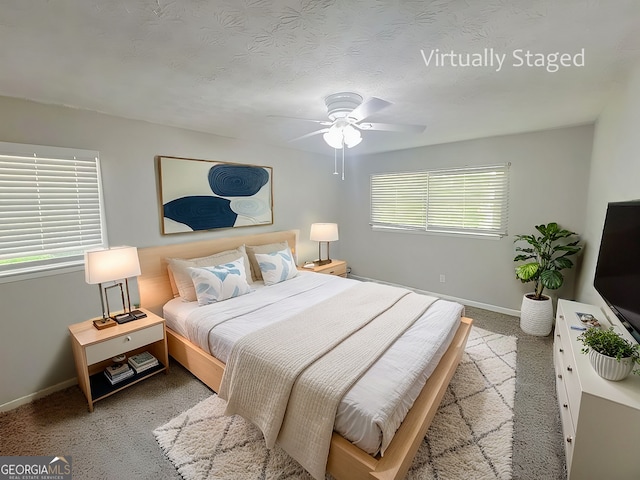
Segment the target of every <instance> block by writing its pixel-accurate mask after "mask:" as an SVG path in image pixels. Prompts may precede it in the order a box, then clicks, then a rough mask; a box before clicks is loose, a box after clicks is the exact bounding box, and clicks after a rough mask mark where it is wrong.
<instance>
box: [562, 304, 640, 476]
mask: <svg viewBox="0 0 640 480" xmlns="http://www.w3.org/2000/svg"><path fill="white" fill-rule="evenodd" d="M576 312H581V313H590V314H592V315H593V316H594V317H596V318H597V319H598V320H599V321H600V324H601V325H603V326H604V327H605V328H608V327H609V326H610V323H609V321H608V320H607V318H606V317H605V316H604V314H603V313H602V311H601V310H600V309H599V308H597V307H595V306H592V305H587V304H584V303H577V302H571V301H567V300H559V301H558V309H557V314H556V327H555V332H554V346H553V349H554V350H553V359H554V365H555V373H556V389H557V392H558V403H559V405H560V417H561V420H562V430H563V435H564V446H565V452H566V458H567V473H568V478H570V479H572V480H589V479H598V480H600V479H615V480H625V479H629V480H638V479H640V376H637V375H630V376H629V377H627V378H626V379H625V380H622V381H620V382H611V381H609V380H605V379H603V378H600V377H599V376H598V374H597V373H596V372H595V370H594V369H593V367H592V366H591V364H590V363H589V356H588V355H585V354H583V353H581V352H580V350H581V348H582V343H581V342H579V341H578V340H577V337H578V335H580V333H582V332H581V331H579V330H573V329H571V325H581V323H580V320H579V319H578V316H577V315H576ZM611 321H612V322H614V325H615V326H616V330H617V331H619V332H622V333H623V335H624V336H625V337H626V338H628V339H631V336H630V335H628V332H627V331H626V330H625V329H624V327H622V326H621V325H620V323H619V322H618V321H617V319H615V318H614V319H611Z"/></svg>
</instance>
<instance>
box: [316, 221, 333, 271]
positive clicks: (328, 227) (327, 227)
mask: <svg viewBox="0 0 640 480" xmlns="http://www.w3.org/2000/svg"><path fill="white" fill-rule="evenodd" d="M309 238H310V240H312V241H314V242H319V243H318V260H316V261H314V262H313V263H314V264H316V265H326V264H327V263H331V258H330V257H329V242H335V241H336V240H338V224H337V223H312V224H311V234H310V235H309ZM322 242H327V258H326V260H322V254H321V251H322Z"/></svg>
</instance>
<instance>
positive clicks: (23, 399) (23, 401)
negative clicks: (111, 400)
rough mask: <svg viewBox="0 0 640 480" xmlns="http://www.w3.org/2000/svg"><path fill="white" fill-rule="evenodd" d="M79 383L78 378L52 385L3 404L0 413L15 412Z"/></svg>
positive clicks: (0, 406)
mask: <svg viewBox="0 0 640 480" xmlns="http://www.w3.org/2000/svg"><path fill="white" fill-rule="evenodd" d="M77 383H78V379H77V378H75V377H74V378H70V379H69V380H65V381H64V382H60V383H58V384H56V385H52V386H50V387H47V388H45V389H43V390H39V391H37V392H35V393H31V394H29V395H25V396H24V397H20V398H16V399H15V400H11V401H10V402H7V403H3V404H2V405H0V412H8V411H9V410H13V409H14V408H18V407H19V406H21V405H26V404H27V403H30V402H33V401H34V400H37V399H38V398H42V397H46V396H47V395H50V394H52V393H54V392H57V391H58V390H64V389H65V388H68V387H71V386H73V385H76V384H77Z"/></svg>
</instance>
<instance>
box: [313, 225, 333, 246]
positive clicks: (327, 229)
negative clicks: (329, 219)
mask: <svg viewBox="0 0 640 480" xmlns="http://www.w3.org/2000/svg"><path fill="white" fill-rule="evenodd" d="M309 239H310V240H312V241H314V242H335V241H336V240H338V224H337V223H312V224H311V234H310V235H309Z"/></svg>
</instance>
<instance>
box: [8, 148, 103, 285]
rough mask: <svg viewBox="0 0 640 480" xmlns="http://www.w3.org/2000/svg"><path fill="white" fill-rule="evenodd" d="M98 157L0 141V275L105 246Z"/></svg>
mask: <svg viewBox="0 0 640 480" xmlns="http://www.w3.org/2000/svg"><path fill="white" fill-rule="evenodd" d="M99 167H100V165H99V159H98V152H94V151H88V150H75V149H67V148H56V147H44V146H38V145H22V144H13V143H4V142H0V276H7V275H11V274H15V273H27V272H34V271H40V270H48V269H52V268H56V267H62V266H69V265H78V264H82V262H83V260H84V251H85V250H88V249H93V248H99V247H104V246H105V243H106V242H105V238H106V234H105V231H104V223H103V222H104V220H103V217H104V215H103V213H102V202H101V198H102V195H101V187H100V168H99Z"/></svg>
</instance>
